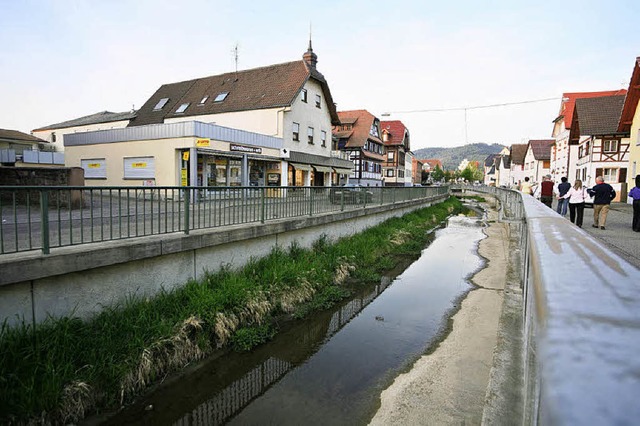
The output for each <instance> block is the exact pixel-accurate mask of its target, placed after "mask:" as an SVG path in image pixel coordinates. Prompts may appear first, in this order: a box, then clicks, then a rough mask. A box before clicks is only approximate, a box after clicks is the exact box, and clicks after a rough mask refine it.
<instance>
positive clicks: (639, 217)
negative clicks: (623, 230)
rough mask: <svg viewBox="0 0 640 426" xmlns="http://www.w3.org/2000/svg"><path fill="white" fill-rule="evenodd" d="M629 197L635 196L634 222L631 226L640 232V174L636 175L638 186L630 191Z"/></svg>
mask: <svg viewBox="0 0 640 426" xmlns="http://www.w3.org/2000/svg"><path fill="white" fill-rule="evenodd" d="M629 197H631V198H633V222H632V223H631V228H632V229H633V230H634V231H636V232H640V175H637V176H636V186H635V187H633V188H631V191H629Z"/></svg>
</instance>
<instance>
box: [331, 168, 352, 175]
mask: <svg viewBox="0 0 640 426" xmlns="http://www.w3.org/2000/svg"><path fill="white" fill-rule="evenodd" d="M333 170H335V171H336V173H338V174H341V175H350V174H351V169H341V168H339V167H334V168H333Z"/></svg>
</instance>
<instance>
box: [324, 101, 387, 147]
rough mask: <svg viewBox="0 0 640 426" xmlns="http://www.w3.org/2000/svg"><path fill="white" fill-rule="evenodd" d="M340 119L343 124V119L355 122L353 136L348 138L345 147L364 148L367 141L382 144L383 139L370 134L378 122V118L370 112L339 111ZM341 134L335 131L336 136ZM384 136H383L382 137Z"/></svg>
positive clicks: (359, 110) (358, 110)
mask: <svg viewBox="0 0 640 426" xmlns="http://www.w3.org/2000/svg"><path fill="white" fill-rule="evenodd" d="M338 118H339V120H340V121H341V122H342V120H343V119H345V121H347V120H353V119H355V121H354V122H353V129H352V132H353V133H352V134H351V135H350V136H349V137H348V140H347V143H346V145H345V147H347V148H362V147H363V146H364V145H365V142H366V141H367V140H372V141H374V142H378V143H380V144H382V139H381V138H379V137H378V138H377V137H375V136H372V135H371V134H370V133H369V132H370V130H371V126H372V125H373V123H374V122H375V120H376V117H375V116H374V115H373V114H371V113H370V112H369V111H367V110H364V109H357V110H353V111H338ZM338 132H340V131H339V130H337V129H334V134H336V133H338ZM380 136H382V135H380Z"/></svg>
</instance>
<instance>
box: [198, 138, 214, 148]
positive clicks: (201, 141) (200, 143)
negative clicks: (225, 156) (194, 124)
mask: <svg viewBox="0 0 640 426" xmlns="http://www.w3.org/2000/svg"><path fill="white" fill-rule="evenodd" d="M209 145H211V139H209V138H203V139H196V146H209Z"/></svg>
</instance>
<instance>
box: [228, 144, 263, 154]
mask: <svg viewBox="0 0 640 426" xmlns="http://www.w3.org/2000/svg"><path fill="white" fill-rule="evenodd" d="M229 151H237V152H246V153H247V154H262V148H259V147H256V146H244V145H234V144H230V145H229Z"/></svg>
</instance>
